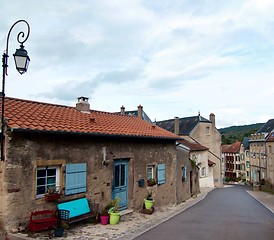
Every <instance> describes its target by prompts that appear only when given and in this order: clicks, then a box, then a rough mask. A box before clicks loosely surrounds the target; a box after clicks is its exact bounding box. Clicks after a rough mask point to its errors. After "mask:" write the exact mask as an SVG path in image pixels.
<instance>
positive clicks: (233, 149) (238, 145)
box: [222, 142, 242, 153]
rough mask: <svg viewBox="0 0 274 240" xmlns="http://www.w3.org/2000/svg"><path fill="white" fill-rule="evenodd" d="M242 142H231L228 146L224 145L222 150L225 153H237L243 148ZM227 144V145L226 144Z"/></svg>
mask: <svg viewBox="0 0 274 240" xmlns="http://www.w3.org/2000/svg"><path fill="white" fill-rule="evenodd" d="M241 144H242V143H241V142H235V143H233V144H231V145H230V146H229V147H228V148H226V149H225V148H223V147H222V152H223V153H237V152H239V151H240V148H241ZM224 146H225V145H224Z"/></svg>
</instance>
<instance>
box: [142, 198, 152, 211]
mask: <svg viewBox="0 0 274 240" xmlns="http://www.w3.org/2000/svg"><path fill="white" fill-rule="evenodd" d="M144 203H145V208H146V209H151V208H152V207H153V205H154V200H147V199H146V198H145V199H144Z"/></svg>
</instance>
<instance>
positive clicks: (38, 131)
mask: <svg viewBox="0 0 274 240" xmlns="http://www.w3.org/2000/svg"><path fill="white" fill-rule="evenodd" d="M11 131H12V132H20V133H48V134H60V135H65V134H67V135H78V136H94V137H118V138H137V139H142V138H144V139H159V140H166V141H174V142H175V141H176V140H178V139H180V138H179V137H178V138H172V137H162V136H146V135H130V134H128V135H127V134H110V133H98V132H67V131H52V130H49V131H48V130H38V129H23V128H11Z"/></svg>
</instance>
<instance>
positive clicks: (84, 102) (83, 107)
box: [76, 97, 90, 113]
mask: <svg viewBox="0 0 274 240" xmlns="http://www.w3.org/2000/svg"><path fill="white" fill-rule="evenodd" d="M77 99H78V102H77V103H76V109H77V110H78V111H80V112H87V113H90V105H89V102H88V97H78V98H77Z"/></svg>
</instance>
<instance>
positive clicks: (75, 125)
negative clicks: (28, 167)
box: [5, 97, 178, 140]
mask: <svg viewBox="0 0 274 240" xmlns="http://www.w3.org/2000/svg"><path fill="white" fill-rule="evenodd" d="M5 120H6V124H7V126H8V127H9V128H11V129H12V130H14V131H41V132H56V133H58V132H60V133H61V132H62V133H64V132H65V133H78V134H92V135H102V136H127V137H144V138H162V139H174V140H176V139H178V136H177V135H175V134H173V133H171V132H169V131H166V130H164V129H162V128H160V127H158V126H155V125H153V124H151V123H148V122H146V121H144V120H142V119H140V118H138V117H135V116H128V115H121V114H114V113H108V112H102V111H93V110H91V111H90V113H82V112H80V111H78V110H76V108H74V107H68V106H61V105H55V104H48V103H41V102H35V101H29V100H22V99H15V98H8V97H7V98H5Z"/></svg>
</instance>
